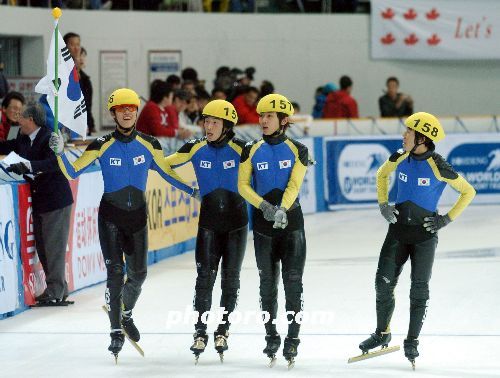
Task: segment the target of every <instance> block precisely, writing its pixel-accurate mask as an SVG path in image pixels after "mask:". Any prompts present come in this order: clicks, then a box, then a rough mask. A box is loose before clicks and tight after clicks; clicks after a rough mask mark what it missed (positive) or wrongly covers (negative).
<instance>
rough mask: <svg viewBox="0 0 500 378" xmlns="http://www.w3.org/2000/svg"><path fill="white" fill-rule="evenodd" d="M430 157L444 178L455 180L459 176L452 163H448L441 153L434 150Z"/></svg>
mask: <svg viewBox="0 0 500 378" xmlns="http://www.w3.org/2000/svg"><path fill="white" fill-rule="evenodd" d="M430 158H431V159H432V160H433V161H434V163H435V164H436V167H437V169H438V171H439V174H440V175H441V176H442V177H443V178H445V179H449V180H455V179H456V178H458V173H457V172H455V170H454V169H453V167H452V166H451V164H450V163H448V162H447V161H446V159H445V158H444V157H442V156H441V155H439V154H438V153H437V152H434V153H433V154H432V155H431V157H430Z"/></svg>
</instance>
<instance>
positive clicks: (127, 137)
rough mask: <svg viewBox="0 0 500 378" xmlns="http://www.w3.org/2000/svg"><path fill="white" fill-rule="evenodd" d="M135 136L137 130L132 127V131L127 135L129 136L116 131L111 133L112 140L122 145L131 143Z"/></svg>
mask: <svg viewBox="0 0 500 378" xmlns="http://www.w3.org/2000/svg"><path fill="white" fill-rule="evenodd" d="M136 135H137V130H136V129H135V127H134V130H133V131H132V132H131V133H130V134H129V135H124V134H122V133H121V132H119V131H118V130H117V129H115V131H113V138H115V139H116V140H117V141H120V142H122V143H129V142H132V141H133V140H134V139H135V136H136Z"/></svg>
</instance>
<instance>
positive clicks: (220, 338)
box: [214, 331, 229, 363]
mask: <svg viewBox="0 0 500 378" xmlns="http://www.w3.org/2000/svg"><path fill="white" fill-rule="evenodd" d="M228 337H229V332H227V331H215V332H214V346H215V350H216V351H217V353H219V357H220V362H221V363H223V362H224V352H225V351H226V350H227V349H228V346H227V338H228Z"/></svg>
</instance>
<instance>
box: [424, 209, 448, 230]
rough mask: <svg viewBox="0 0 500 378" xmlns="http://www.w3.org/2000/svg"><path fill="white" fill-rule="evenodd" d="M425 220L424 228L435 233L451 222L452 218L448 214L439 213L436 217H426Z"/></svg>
mask: <svg viewBox="0 0 500 378" xmlns="http://www.w3.org/2000/svg"><path fill="white" fill-rule="evenodd" d="M424 222H425V223H424V228H425V229H426V230H427V231H429V232H430V233H431V234H434V233H436V232H437V230H439V229H441V228H443V227H444V226H446V225H447V224H448V223H450V222H451V219H450V217H449V216H448V214H446V215H439V214H437V215H436V216H435V217H425V218H424Z"/></svg>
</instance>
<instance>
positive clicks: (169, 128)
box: [137, 80, 191, 139]
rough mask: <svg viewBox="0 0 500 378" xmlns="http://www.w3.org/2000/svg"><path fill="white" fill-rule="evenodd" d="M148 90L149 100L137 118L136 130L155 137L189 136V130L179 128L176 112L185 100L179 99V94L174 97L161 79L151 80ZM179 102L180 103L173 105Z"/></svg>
mask: <svg viewBox="0 0 500 378" xmlns="http://www.w3.org/2000/svg"><path fill="white" fill-rule="evenodd" d="M150 92H151V93H150V97H149V101H148V102H147V104H146V105H145V106H144V108H143V109H142V111H141V114H140V115H139V118H138V120H137V130H138V131H141V132H143V133H144V134H148V135H152V136H155V137H170V138H175V137H178V138H180V139H186V138H189V137H190V136H191V132H190V131H189V130H185V129H183V128H179V114H178V112H177V109H178V108H179V107H180V108H182V104H183V102H186V103H187V101H185V100H183V99H179V96H177V97H176V95H174V94H173V92H172V89H171V88H170V86H169V85H168V84H167V83H166V82H165V81H163V80H155V81H153V82H152V83H151V90H150ZM176 94H177V92H176ZM181 97H182V96H181ZM172 98H173V99H172ZM172 102H174V105H172ZM179 103H180V105H178V106H177V105H175V104H179Z"/></svg>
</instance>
